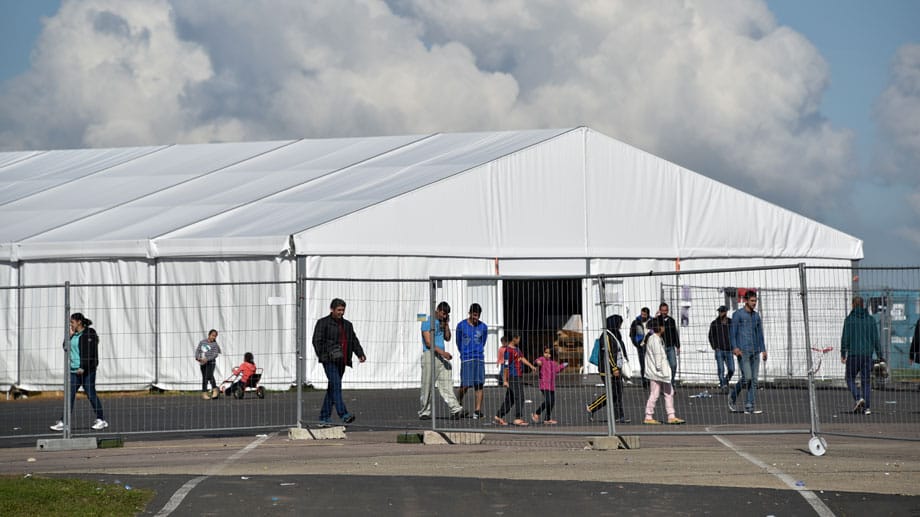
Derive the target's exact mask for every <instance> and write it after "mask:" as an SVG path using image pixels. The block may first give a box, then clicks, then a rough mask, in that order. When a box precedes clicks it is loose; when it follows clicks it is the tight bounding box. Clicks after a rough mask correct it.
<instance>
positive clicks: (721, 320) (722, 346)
mask: <svg viewBox="0 0 920 517" xmlns="http://www.w3.org/2000/svg"><path fill="white" fill-rule="evenodd" d="M716 310H717V311H718V313H719V316H718V317H717V318H716V319H714V320H712V323H710V324H709V346H710V347H712V350H713V351H714V353H715V358H716V371H717V372H718V374H719V389H720V390H723V391H722V393H725V392H726V391H728V385H729V382H731V380H732V376H733V375H735V358H734V357H733V356H732V343H731V335H730V334H731V332H730V331H731V324H732V319H731V318H729V317H728V307H726V306H724V305H722V306H721V307H719V308H718V309H716Z"/></svg>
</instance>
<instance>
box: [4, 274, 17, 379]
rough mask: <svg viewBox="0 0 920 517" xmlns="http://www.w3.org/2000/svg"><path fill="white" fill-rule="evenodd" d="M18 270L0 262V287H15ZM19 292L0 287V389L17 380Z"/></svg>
mask: <svg viewBox="0 0 920 517" xmlns="http://www.w3.org/2000/svg"><path fill="white" fill-rule="evenodd" d="M18 278H19V271H18V270H17V269H16V268H15V267H14V266H13V265H12V264H10V263H8V262H0V287H15V286H16V285H18V283H19V280H18ZM20 331H21V330H20V328H19V292H18V291H17V290H16V289H0V391H8V390H9V388H10V386H12V385H13V384H15V383H16V382H17V380H18V379H17V378H16V372H17V370H18V368H19V332H20Z"/></svg>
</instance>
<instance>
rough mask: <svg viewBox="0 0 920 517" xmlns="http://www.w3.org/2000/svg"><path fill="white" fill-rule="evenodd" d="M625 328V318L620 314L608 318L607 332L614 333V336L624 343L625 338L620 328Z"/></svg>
mask: <svg viewBox="0 0 920 517" xmlns="http://www.w3.org/2000/svg"><path fill="white" fill-rule="evenodd" d="M621 326H623V316H620V315H619V314H614V315H613V316H610V317H609V318H607V330H609V331H610V332H613V335H614V336H616V337H617V339H619V340H620V341H623V336H622V335H620V327H621Z"/></svg>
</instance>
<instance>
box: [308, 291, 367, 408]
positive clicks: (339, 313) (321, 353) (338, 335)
mask: <svg viewBox="0 0 920 517" xmlns="http://www.w3.org/2000/svg"><path fill="white" fill-rule="evenodd" d="M344 316H345V301H344V300H342V299H341V298H334V299H333V300H332V303H331V304H329V315H328V316H326V317H323V318H320V319H318V320H316V326H315V327H314V328H313V349H314V350H315V351H316V357H317V359H319V362H320V363H322V365H323V371H325V372H326V379H328V381H329V383H328V385H327V386H326V397H325V398H324V399H323V408H322V409H321V410H320V413H319V422H320V425H323V426H328V425H332V421H331V420H330V417H331V416H332V408H333V406H334V407H335V411H336V413H338V415H339V417H340V418H341V419H342V422H344V423H346V424H350V423H352V422H354V421H355V416H354V415H352V414H351V413H349V412H348V409H347V408H346V407H345V400H344V399H342V376H343V375H345V367H346V366H351V357H352V355H356V356H358V360H360V361H361V362H362V363H363V362H364V361H365V359H366V357H365V356H364V349H363V348H361V343H360V342H359V341H358V336H356V335H355V328H354V327H353V326H352V324H351V322H350V321H348V320H346V319H345V317H344Z"/></svg>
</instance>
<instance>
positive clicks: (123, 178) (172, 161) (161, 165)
mask: <svg viewBox="0 0 920 517" xmlns="http://www.w3.org/2000/svg"><path fill="white" fill-rule="evenodd" d="M276 147H278V143H275V142H258V143H245V144H201V145H188V146H172V147H167V148H165V149H163V150H160V151H157V152H155V153H148V154H146V155H144V156H142V157H140V158H136V159H134V160H131V161H128V162H125V163H122V164H120V165H116V166H113V167H110V168H108V169H105V170H103V171H101V172H98V173H96V174H90V175H87V176H85V177H83V178H82V179H81V180H80V181H79V182H75V183H67V182H65V183H61V184H60V185H57V186H55V187H52V188H48V189H46V190H43V191H41V192H37V193H35V194H32V195H30V196H28V197H24V198H20V199H18V200H16V201H12V202H10V203H7V204H5V205H3V209H2V210H3V214H4V218H5V219H6V220H8V221H9V224H4V225H3V226H2V227H0V242H10V241H20V240H23V239H28V238H30V237H34V236H36V235H38V234H40V233H43V232H46V231H48V230H51V229H53V228H55V227H57V226H60V225H64V224H68V223H73V222H75V221H76V220H78V219H82V218H85V217H87V216H90V215H93V214H95V213H98V212H102V211H104V210H107V209H109V208H111V207H113V206H117V205H120V204H122V203H126V202H129V201H132V200H135V199H138V198H141V197H143V196H146V195H149V194H151V193H154V192H157V191H159V190H162V189H165V188H168V187H170V186H172V185H176V184H179V183H182V182H185V181H188V180H190V179H192V178H195V177H197V176H200V175H202V174H207V173H209V172H211V171H214V170H217V169H220V168H223V167H226V166H228V165H231V164H233V163H236V162H239V161H242V160H245V159H247V158H250V157H252V156H253V155H256V154H259V153H262V152H266V151H268V150H270V149H273V148H276ZM30 161H31V160H30ZM122 222H123V223H125V222H127V221H122ZM83 233H86V234H89V235H92V232H91V231H86V232H83ZM70 240H73V239H70Z"/></svg>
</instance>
